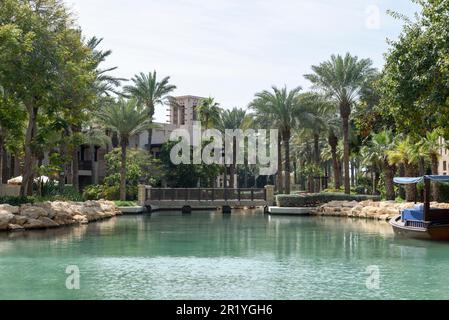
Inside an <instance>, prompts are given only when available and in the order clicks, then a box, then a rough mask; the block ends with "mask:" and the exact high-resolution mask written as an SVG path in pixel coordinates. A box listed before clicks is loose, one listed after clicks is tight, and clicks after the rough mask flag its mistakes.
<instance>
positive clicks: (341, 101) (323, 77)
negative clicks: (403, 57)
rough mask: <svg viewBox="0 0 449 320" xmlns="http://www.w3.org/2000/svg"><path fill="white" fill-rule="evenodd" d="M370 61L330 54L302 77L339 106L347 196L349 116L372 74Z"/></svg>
mask: <svg viewBox="0 0 449 320" xmlns="http://www.w3.org/2000/svg"><path fill="white" fill-rule="evenodd" d="M371 65H372V61H371V59H361V60H359V59H358V57H356V56H355V57H354V56H351V55H350V54H349V53H347V54H346V56H345V57H342V56H340V55H337V56H335V55H332V56H331V58H330V60H329V61H325V62H323V63H321V64H320V65H318V66H312V70H313V72H314V73H313V74H306V75H305V78H306V79H308V80H310V81H311V82H312V83H313V84H314V85H315V86H316V87H317V88H320V89H322V90H323V91H324V92H326V93H327V94H328V95H329V96H331V97H332V98H334V99H335V100H336V101H337V102H338V105H339V107H340V117H341V120H342V128H343V142H344V157H343V158H344V159H343V165H344V172H345V177H344V178H345V181H344V182H345V183H344V184H345V193H347V194H350V193H351V185H350V180H349V116H350V115H351V108H352V105H353V104H354V103H355V102H356V101H357V99H358V96H359V93H360V90H361V89H362V88H363V86H364V84H365V82H366V80H367V79H368V78H369V77H370V76H371V75H372V74H374V72H375V69H373V68H372V67H371Z"/></svg>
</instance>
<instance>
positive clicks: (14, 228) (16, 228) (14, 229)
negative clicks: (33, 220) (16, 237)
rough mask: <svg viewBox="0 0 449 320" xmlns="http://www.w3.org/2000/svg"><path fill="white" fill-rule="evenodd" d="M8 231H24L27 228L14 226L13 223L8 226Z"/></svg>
mask: <svg viewBox="0 0 449 320" xmlns="http://www.w3.org/2000/svg"><path fill="white" fill-rule="evenodd" d="M8 230H9V231H23V230H25V228H24V227H22V226H20V225H18V224H12V223H10V224H9V225H8Z"/></svg>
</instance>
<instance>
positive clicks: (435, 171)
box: [430, 154, 440, 202]
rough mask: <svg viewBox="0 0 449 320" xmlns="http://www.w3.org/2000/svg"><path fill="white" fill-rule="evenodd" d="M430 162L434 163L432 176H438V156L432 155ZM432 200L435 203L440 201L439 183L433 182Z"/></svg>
mask: <svg viewBox="0 0 449 320" xmlns="http://www.w3.org/2000/svg"><path fill="white" fill-rule="evenodd" d="M430 161H431V163H432V165H431V166H432V175H435V176H437V175H438V156H437V155H436V154H432V155H431V156H430ZM432 198H433V201H437V202H438V200H439V199H440V188H439V186H438V183H437V182H432Z"/></svg>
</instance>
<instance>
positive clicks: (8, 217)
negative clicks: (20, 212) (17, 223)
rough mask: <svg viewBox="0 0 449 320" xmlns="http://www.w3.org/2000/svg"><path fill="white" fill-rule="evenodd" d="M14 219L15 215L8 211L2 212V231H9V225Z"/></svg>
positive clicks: (0, 213)
mask: <svg viewBox="0 0 449 320" xmlns="http://www.w3.org/2000/svg"><path fill="white" fill-rule="evenodd" d="M13 219H14V214H12V213H10V212H9V211H6V210H0V230H7V229H8V225H9V224H10V223H11V221H12V220H13Z"/></svg>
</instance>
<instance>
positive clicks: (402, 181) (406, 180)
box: [394, 176, 449, 184]
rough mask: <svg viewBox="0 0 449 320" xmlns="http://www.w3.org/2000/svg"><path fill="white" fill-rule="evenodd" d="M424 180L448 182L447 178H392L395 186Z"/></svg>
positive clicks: (448, 178) (448, 177)
mask: <svg viewBox="0 0 449 320" xmlns="http://www.w3.org/2000/svg"><path fill="white" fill-rule="evenodd" d="M424 179H427V180H431V181H435V182H449V176H424V177H413V178H412V177H405V178H394V182H395V183H397V184H415V183H418V182H421V181H423V180H424Z"/></svg>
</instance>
